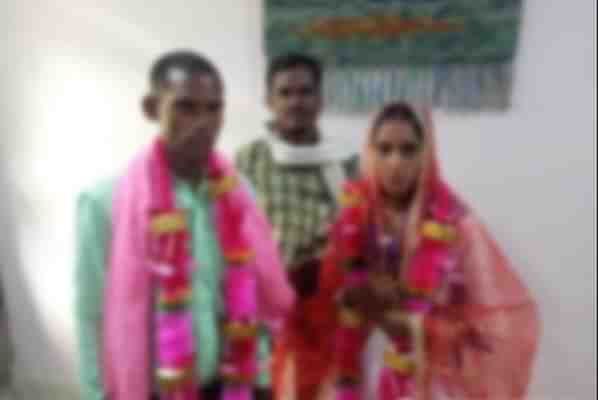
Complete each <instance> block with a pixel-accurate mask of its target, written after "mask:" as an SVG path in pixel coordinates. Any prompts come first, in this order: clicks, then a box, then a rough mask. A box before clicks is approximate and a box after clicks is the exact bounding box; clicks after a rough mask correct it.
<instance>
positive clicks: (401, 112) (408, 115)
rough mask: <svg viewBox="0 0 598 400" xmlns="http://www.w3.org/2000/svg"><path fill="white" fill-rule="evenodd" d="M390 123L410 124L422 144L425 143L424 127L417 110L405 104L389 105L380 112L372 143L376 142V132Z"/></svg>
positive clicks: (374, 124)
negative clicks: (401, 122) (383, 125)
mask: <svg viewBox="0 0 598 400" xmlns="http://www.w3.org/2000/svg"><path fill="white" fill-rule="evenodd" d="M388 121H403V122H407V123H409V124H410V125H411V127H412V128H413V131H414V132H415V135H416V136H417V139H418V140H419V141H420V143H421V142H423V141H424V127H423V124H422V122H421V120H420V119H419V117H418V116H417V114H416V112H415V110H414V109H413V108H412V107H411V106H410V105H409V104H407V103H403V102H394V103H389V104H387V105H385V106H384V107H383V108H382V110H380V112H379V113H378V114H377V115H376V117H375V118H374V121H373V123H372V128H371V129H372V130H371V135H370V140H371V141H373V140H374V138H375V136H376V132H377V131H378V129H380V127H381V126H382V124H384V123H385V122H388Z"/></svg>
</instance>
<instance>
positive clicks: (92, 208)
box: [76, 51, 270, 400]
mask: <svg viewBox="0 0 598 400" xmlns="http://www.w3.org/2000/svg"><path fill="white" fill-rule="evenodd" d="M150 83H151V93H150V94H149V95H148V96H146V97H145V98H144V100H143V110H144V112H145V115H146V116H147V117H148V118H149V119H150V120H152V121H156V122H158V123H159V124H160V127H161V131H162V139H163V141H164V145H165V149H166V158H167V162H168V165H169V167H170V170H171V174H172V177H173V182H174V192H175V197H176V206H177V208H180V209H185V210H186V211H187V218H188V231H189V233H190V236H191V239H190V253H191V254H192V256H193V259H194V260H195V262H196V263H197V265H200V266H201V268H195V269H194V270H193V273H192V277H191V287H192V296H191V310H192V315H193V336H194V338H195V342H196V344H197V346H196V348H201V351H199V352H198V354H197V356H196V359H195V364H196V371H198V376H197V377H195V378H196V381H197V382H199V383H200V387H201V393H200V395H201V398H202V400H205V399H211V398H218V396H219V394H220V390H221V381H220V379H219V374H218V367H219V362H220V356H221V350H222V338H221V335H220V321H221V319H222V314H223V300H222V293H221V279H222V272H223V256H222V254H221V251H220V247H219V245H218V241H217V236H216V232H215V228H214V225H213V224H212V222H211V220H210V211H211V204H210V201H209V197H208V188H207V183H206V182H205V179H204V169H202V168H198V166H200V165H205V163H206V161H207V158H208V155H209V154H210V152H211V150H212V148H213V146H214V144H215V142H216V140H217V137H218V134H219V131H220V128H221V125H222V115H223V93H222V92H223V88H222V81H221V78H220V75H219V73H218V71H217V70H216V69H215V67H213V65H212V64H211V63H210V62H209V61H207V60H206V59H204V58H203V57H202V56H200V55H198V54H195V53H192V52H183V51H179V52H174V53H170V54H167V55H165V56H164V57H162V58H161V59H159V60H158V61H157V62H156V63H155V64H154V66H153V68H152V71H151V74H150ZM115 183H116V182H115V181H106V182H102V183H100V184H98V185H97V186H95V187H94V188H92V189H91V190H88V191H85V192H83V193H82V194H81V196H80V198H79V201H78V210H77V241H78V247H77V266H76V287H77V290H76V293H77V297H76V312H77V328H78V337H79V345H80V377H81V385H82V392H83V398H84V399H85V400H101V399H106V400H110V399H108V398H107V395H106V392H105V390H104V387H103V381H102V376H101V375H102V372H101V368H100V365H101V362H100V357H101V351H100V346H99V344H100V343H102V338H101V337H100V336H101V332H102V330H101V324H102V320H103V315H102V314H103V304H104V300H105V299H104V298H103V295H104V283H105V269H106V265H107V261H108V260H107V257H108V254H109V247H110V246H109V245H110V235H111V232H110V227H111V223H110V222H111V220H110V218H111V207H112V196H113V191H114V186H115ZM243 184H245V183H244V182H243ZM258 348H259V349H258V358H259V359H261V360H262V361H265V360H267V358H268V357H269V342H268V340H267V336H266V335H265V334H263V335H261V336H260V340H259V346H258ZM148 374H151V371H148ZM269 383H270V381H269V370H268V368H265V369H263V370H262V372H261V373H260V374H259V375H258V378H257V380H256V382H255V388H256V389H255V391H254V394H255V396H256V399H267V398H269V397H270V390H269ZM150 392H153V393H156V391H155V390H153V389H152V390H150ZM153 398H156V399H157V398H158V397H157V394H156V395H154V397H153Z"/></svg>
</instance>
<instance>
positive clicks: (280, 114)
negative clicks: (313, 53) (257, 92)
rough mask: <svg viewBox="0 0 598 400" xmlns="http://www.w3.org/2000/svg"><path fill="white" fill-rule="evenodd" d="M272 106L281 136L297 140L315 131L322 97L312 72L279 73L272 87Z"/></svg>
mask: <svg viewBox="0 0 598 400" xmlns="http://www.w3.org/2000/svg"><path fill="white" fill-rule="evenodd" d="M268 105H269V107H270V110H271V111H272V113H273V114H274V123H275V126H276V128H277V129H278V130H279V131H280V132H281V133H283V134H285V135H287V136H290V137H293V136H300V135H302V134H305V132H309V131H310V130H313V129H315V128H316V122H317V119H318V116H319V114H320V111H321V109H322V96H321V93H320V88H319V87H318V86H317V84H316V81H315V79H314V76H313V74H312V73H311V71H310V70H309V69H308V68H306V67H296V68H292V69H288V70H284V71H280V72H277V73H276V74H275V75H274V76H273V78H272V82H271V84H270V92H269V94H268Z"/></svg>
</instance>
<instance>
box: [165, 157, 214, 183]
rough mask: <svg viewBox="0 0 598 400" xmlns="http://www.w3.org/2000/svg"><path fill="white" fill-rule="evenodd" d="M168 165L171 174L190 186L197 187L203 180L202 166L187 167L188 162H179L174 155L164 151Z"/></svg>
mask: <svg viewBox="0 0 598 400" xmlns="http://www.w3.org/2000/svg"><path fill="white" fill-rule="evenodd" d="M166 158H167V162H168V167H169V169H170V171H171V172H172V174H173V175H174V176H175V177H177V178H178V179H180V180H182V181H184V182H186V183H188V184H190V185H191V186H192V187H194V188H196V187H198V186H199V185H200V184H201V183H202V181H203V180H204V175H205V174H204V168H202V167H201V166H199V165H198V166H197V167H193V168H191V167H189V165H188V164H184V163H181V162H180V159H179V158H177V157H176V155H171V154H169V153H168V152H167V153H166Z"/></svg>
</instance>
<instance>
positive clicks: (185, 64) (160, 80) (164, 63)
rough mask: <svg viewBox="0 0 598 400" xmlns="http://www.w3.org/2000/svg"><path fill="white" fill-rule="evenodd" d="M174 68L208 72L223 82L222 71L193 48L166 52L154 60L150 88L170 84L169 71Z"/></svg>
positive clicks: (189, 73)
mask: <svg viewBox="0 0 598 400" xmlns="http://www.w3.org/2000/svg"><path fill="white" fill-rule="evenodd" d="M173 68H176V69H180V70H181V71H183V72H184V73H186V74H187V75H191V74H196V73H201V74H207V75H210V76H213V77H214V78H216V79H217V80H218V81H219V82H222V79H221V77H220V72H218V69H217V68H216V67H215V66H214V64H213V63H212V62H211V61H210V60H209V59H208V58H207V57H205V56H203V55H201V54H199V53H196V52H194V51H191V50H176V51H173V52H170V53H166V54H164V55H163V56H161V57H160V58H158V60H156V62H154V64H153V65H152V68H151V70H150V74H149V84H150V88H151V89H152V90H155V91H159V90H161V89H163V88H164V87H165V86H166V85H167V84H168V80H169V77H168V75H169V71H170V70H172V69H173Z"/></svg>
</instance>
